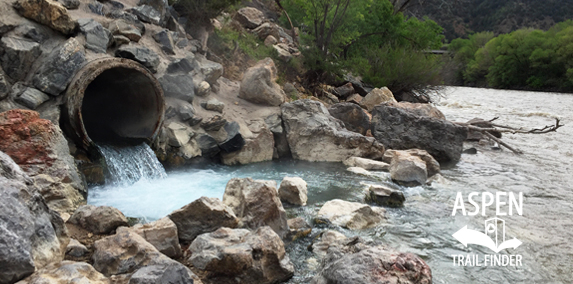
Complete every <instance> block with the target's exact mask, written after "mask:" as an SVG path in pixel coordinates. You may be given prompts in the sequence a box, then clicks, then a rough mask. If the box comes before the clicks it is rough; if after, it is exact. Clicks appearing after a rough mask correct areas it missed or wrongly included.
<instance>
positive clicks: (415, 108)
mask: <svg viewBox="0 0 573 284" xmlns="http://www.w3.org/2000/svg"><path fill="white" fill-rule="evenodd" d="M387 105H390V106H393V107H397V108H401V109H403V110H405V111H407V112H409V113H411V114H413V115H416V116H428V117H433V118H437V119H443V120H445V119H446V117H445V116H444V114H443V113H442V112H441V111H440V110H439V109H438V108H437V107H435V106H433V105H431V104H421V103H409V102H399V103H392V102H391V103H387Z"/></svg>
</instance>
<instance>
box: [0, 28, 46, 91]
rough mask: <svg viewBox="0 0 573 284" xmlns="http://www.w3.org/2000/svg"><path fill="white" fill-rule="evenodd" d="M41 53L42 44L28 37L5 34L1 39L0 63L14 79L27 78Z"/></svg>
mask: <svg viewBox="0 0 573 284" xmlns="http://www.w3.org/2000/svg"><path fill="white" fill-rule="evenodd" d="M41 53H42V51H41V50H40V44H39V43H37V42H34V41H32V40H29V39H26V38H21V37H13V36H4V37H2V39H1V40H0V55H1V56H0V64H1V65H2V69H4V71H5V72H6V75H8V77H10V78H11V79H12V80H14V81H20V80H24V79H25V78H26V75H27V74H28V72H29V71H30V69H31V68H32V64H33V63H34V61H36V59H38V56H40V54H41Z"/></svg>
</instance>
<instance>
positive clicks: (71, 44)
mask: <svg viewBox="0 0 573 284" xmlns="http://www.w3.org/2000/svg"><path fill="white" fill-rule="evenodd" d="M85 62H86V56H85V51H84V47H83V45H82V44H81V42H80V41H79V40H78V39H77V38H70V39H68V40H67V41H66V42H64V43H63V44H62V45H60V46H59V47H57V48H56V49H54V51H52V53H50V55H48V56H47V57H46V59H45V60H44V62H43V64H42V65H41V66H40V68H38V70H37V71H36V73H35V74H34V78H33V79H32V83H33V84H34V87H36V89H38V90H40V91H42V92H44V93H47V94H49V95H52V96H57V95H60V94H61V93H62V92H63V91H64V90H65V89H66V88H67V87H68V84H69V83H70V81H72V77H73V76H74V75H76V71H78V70H79V69H80V68H81V67H82V66H83V64H84V63H85Z"/></svg>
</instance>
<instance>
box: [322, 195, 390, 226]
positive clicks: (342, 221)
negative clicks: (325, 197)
mask: <svg viewBox="0 0 573 284" xmlns="http://www.w3.org/2000/svg"><path fill="white" fill-rule="evenodd" d="M385 213H386V210H384V208H379V207H370V206H368V205H366V204H362V203H358V202H349V201H344V200H340V199H334V200H330V201H328V202H326V203H324V205H323V206H322V207H321V208H320V210H319V211H318V216H317V221H328V222H330V223H332V224H334V225H338V226H341V227H345V228H348V229H351V230H360V229H365V228H371V227H374V226H376V225H378V224H379V223H380V222H382V221H383V220H385V217H384V214H385Z"/></svg>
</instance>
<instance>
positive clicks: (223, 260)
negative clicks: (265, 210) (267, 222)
mask: <svg viewBox="0 0 573 284" xmlns="http://www.w3.org/2000/svg"><path fill="white" fill-rule="evenodd" d="M189 252H190V253H191V258H190V259H189V260H190V262H191V263H192V264H193V267H195V268H197V269H200V270H204V271H207V272H208V273H209V274H208V278H210V280H213V282H211V283H228V282H229V281H232V283H260V284H270V283H280V282H284V281H286V280H287V279H289V278H291V277H292V276H293V273H294V268H293V265H292V263H291V262H290V259H289V257H288V255H287V254H286V253H285V249H284V244H283V242H282V240H281V238H280V237H279V236H278V235H277V234H276V233H275V232H274V231H273V230H272V229H271V228H270V227H267V226H264V227H260V228H258V229H257V230H256V231H248V230H245V229H229V228H221V229H219V230H217V231H215V232H212V233H209V234H203V235H200V236H199V237H197V238H196V239H195V241H193V243H192V244H191V246H189Z"/></svg>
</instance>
